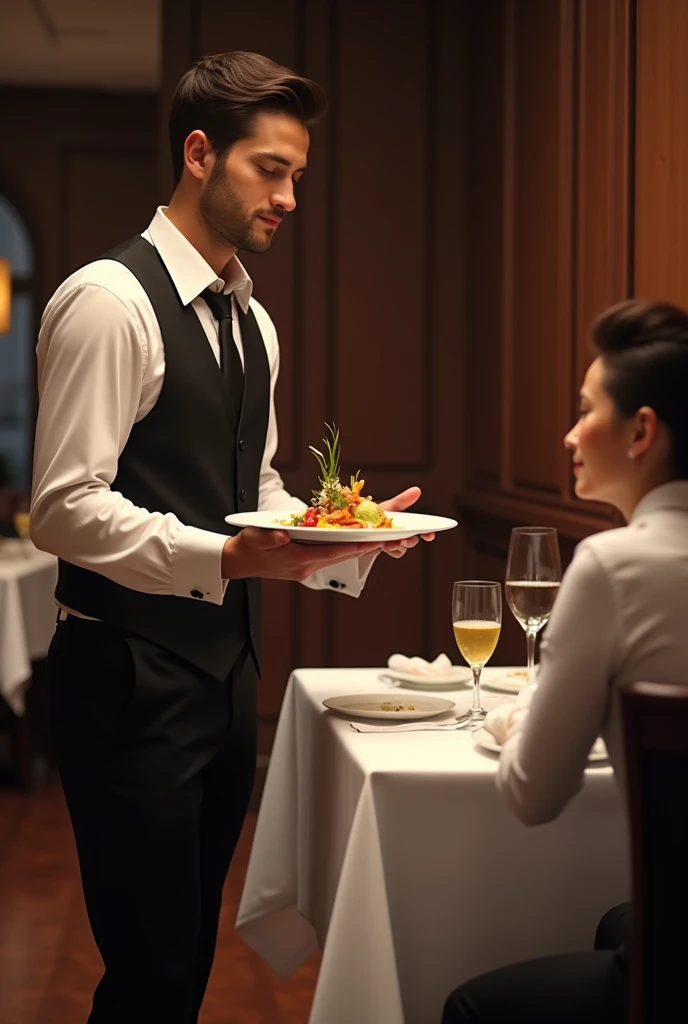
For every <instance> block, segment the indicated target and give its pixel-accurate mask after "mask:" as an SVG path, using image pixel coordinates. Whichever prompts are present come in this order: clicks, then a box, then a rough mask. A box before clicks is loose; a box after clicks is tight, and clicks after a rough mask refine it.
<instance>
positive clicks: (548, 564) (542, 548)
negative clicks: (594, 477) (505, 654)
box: [505, 526, 561, 686]
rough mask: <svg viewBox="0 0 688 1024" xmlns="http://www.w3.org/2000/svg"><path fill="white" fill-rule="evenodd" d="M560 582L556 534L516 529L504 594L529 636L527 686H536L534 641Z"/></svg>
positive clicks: (542, 529)
mask: <svg viewBox="0 0 688 1024" xmlns="http://www.w3.org/2000/svg"><path fill="white" fill-rule="evenodd" d="M560 582H561V561H560V559H559V543H558V541H557V531H556V530H555V529H554V528H553V527H550V526H517V527H516V528H515V529H513V530H512V531H511V543H510V544H509V556H508V558H507V563H506V586H505V590H506V599H507V602H508V604H509V607H510V608H511V611H512V612H513V614H514V616H515V618H516V619H517V620H518V622H520V624H521V625H522V626H523V628H524V630H525V632H526V646H527V649H528V682H527V685H528V686H534V685H535V640H536V637H537V635H538V633H539V632H540V630H541V629H542V627H543V626H545V625H546V624H547V621H548V620H549V616H550V613H551V611H552V606H553V604H554V599H555V597H556V596H557V592H558V590H559V584H560Z"/></svg>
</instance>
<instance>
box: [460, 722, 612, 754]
mask: <svg viewBox="0 0 688 1024" xmlns="http://www.w3.org/2000/svg"><path fill="white" fill-rule="evenodd" d="M472 736H473V740H474V742H475V743H477V744H478V746H479V747H483V749H484V750H491V751H493V753H495V754H500V753H501V750H502V745H501V743H497V740H496V739H495V738H494V736H493V735H492V733H491V732H488V731H487V729H484V728H483V727H482V726H481V727H480V728H478V729H474V730H473V733H472ZM608 758H609V755H608V753H607V748H606V746H605V745H604V740H602V739H598V740H597V741H596V742H595V746H594V747H593V748H592V750H591V751H590V753H589V754H588V761H607V760H608Z"/></svg>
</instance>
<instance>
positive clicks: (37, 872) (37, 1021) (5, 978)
mask: <svg viewBox="0 0 688 1024" xmlns="http://www.w3.org/2000/svg"><path fill="white" fill-rule="evenodd" d="M254 827H255V814H252V815H250V816H249V819H248V820H247V823H246V826H245V828H244V831H243V834H242V837H241V842H240V846H239V850H238V852H237V855H236V857H235V860H234V864H233V865H232V869H231V871H230V874H229V878H228V880H227V886H226V888H225V902H224V908H223V914H222V921H221V925H220V937H219V943H218V952H217V957H216V960H215V967H214V970H213V974H212V977H211V979H210V985H209V988H208V993H207V996H206V1001H205V1006H204V1011H203V1013H202V1015H201V1024H306V1021H307V1020H308V1012H309V1008H310V1005H311V1000H312V997H313V989H314V987H315V980H316V977H317V972H318V964H319V956H318V955H314V956H313V957H312V958H311V959H310V960H309V961H308V963H307V964H305V965H304V966H303V967H302V968H301V969H300V970H299V971H298V972H297V973H296V974H295V975H293V976H292V977H291V978H290V979H289V980H288V981H286V982H283V981H280V980H279V979H278V978H276V977H275V975H273V973H272V972H271V970H270V969H269V968H268V967H267V966H266V965H265V964H264V963H263V962H262V961H261V960H260V959H259V958H258V957H257V956H256V955H255V953H253V951H252V950H250V949H249V948H248V947H247V946H246V945H245V944H244V943H243V942H242V941H241V939H239V937H238V936H237V935H236V934H235V932H234V921H235V920H236V910H237V906H238V902H239V898H240V895H241V887H242V883H243V879H244V875H245V872H246V865H247V863H248V856H249V852H250V847H251V839H252V836H253V830H254ZM99 976H100V959H99V957H98V953H97V951H96V949H95V946H94V944H93V940H92V939H91V935H90V932H89V928H88V922H87V920H86V913H85V910H84V905H83V900H82V896H81V890H80V886H79V876H78V868H77V863H76V855H75V852H74V846H73V842H72V837H71V833H70V829H69V821H68V818H67V813H66V810H65V806H64V802H63V799H62V794H61V792H60V789H59V786H58V785H57V784H53V783H50V784H48V785H46V786H44V787H42V788H41V789H40V790H39V791H38V792H36V793H34V794H31V795H28V796H26V795H23V794H21V793H18V792H16V791H15V790H13V789H11V788H9V787H2V788H0V1024H84V1022H85V1021H86V1018H87V1016H88V1010H89V1007H90V994H91V992H92V990H93V988H94V986H95V984H96V982H97V980H98V978H99Z"/></svg>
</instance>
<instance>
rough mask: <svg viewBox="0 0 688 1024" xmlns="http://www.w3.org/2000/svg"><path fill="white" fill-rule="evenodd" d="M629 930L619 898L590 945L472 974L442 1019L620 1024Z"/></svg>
mask: <svg viewBox="0 0 688 1024" xmlns="http://www.w3.org/2000/svg"><path fill="white" fill-rule="evenodd" d="M629 934H630V913H629V905H628V904H627V903H624V904H621V905H620V906H618V907H614V908H613V909H612V910H610V911H609V912H608V913H607V914H605V916H604V917H603V918H602V920H601V922H600V924H599V926H598V929H597V934H596V936H595V950H593V951H591V952H589V953H570V954H565V955H563V956H550V957H543V958H542V959H539V960H528V961H526V962H525V963H520V964H514V965H513V966H511V967H503V968H501V969H500V970H497V971H490V972H489V973H488V974H482V975H481V976H480V977H478V978H473V979H472V980H471V981H467V982H466V983H465V984H464V985H462V986H461V987H460V988H457V989H456V990H455V991H454V992H452V994H451V995H450V996H449V998H448V999H447V1002H446V1004H445V1007H444V1013H443V1015H442V1024H465V1022H467V1021H472V1022H473V1024H477V1022H479V1024H625V1022H626V1019H627V989H628V974H627V962H626V949H625V942H626V940H627V939H628V937H629ZM617 947H618V948H617Z"/></svg>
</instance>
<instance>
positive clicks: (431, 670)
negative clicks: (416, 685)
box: [387, 654, 454, 676]
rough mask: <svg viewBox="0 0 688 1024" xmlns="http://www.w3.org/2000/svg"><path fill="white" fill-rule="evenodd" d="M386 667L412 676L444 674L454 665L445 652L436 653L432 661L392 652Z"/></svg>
mask: <svg viewBox="0 0 688 1024" xmlns="http://www.w3.org/2000/svg"><path fill="white" fill-rule="evenodd" d="M387 667H388V668H391V669H392V671H393V672H404V673H407V674H408V675H413V676H446V675H449V673H450V672H451V671H452V669H453V668H454V666H453V665H452V663H451V661H450V660H449V658H448V657H447V655H446V654H438V655H437V657H436V658H435V660H434V661H426V660H425V658H418V657H416V658H407V657H406V655H405V654H392V655H390V657H389V658H388V660H387Z"/></svg>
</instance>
